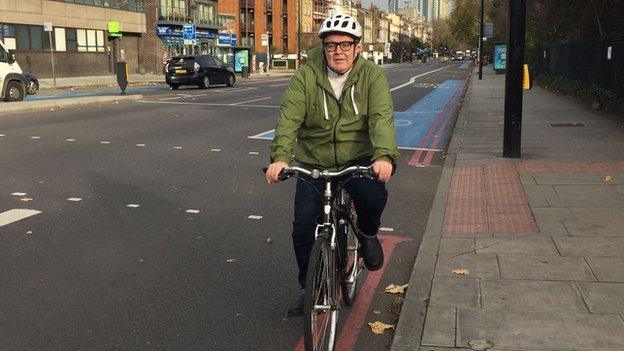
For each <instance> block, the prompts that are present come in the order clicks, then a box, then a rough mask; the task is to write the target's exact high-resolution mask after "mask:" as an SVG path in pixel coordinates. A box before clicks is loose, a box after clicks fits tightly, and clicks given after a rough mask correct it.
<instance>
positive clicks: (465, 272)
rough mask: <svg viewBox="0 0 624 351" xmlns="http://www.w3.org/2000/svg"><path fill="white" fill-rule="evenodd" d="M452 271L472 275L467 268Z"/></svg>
mask: <svg viewBox="0 0 624 351" xmlns="http://www.w3.org/2000/svg"><path fill="white" fill-rule="evenodd" d="M451 273H453V274H457V275H470V271H469V270H467V269H466V268H461V269H455V270H453V271H452V272H451Z"/></svg>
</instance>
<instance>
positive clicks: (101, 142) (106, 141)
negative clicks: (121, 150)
mask: <svg viewBox="0 0 624 351" xmlns="http://www.w3.org/2000/svg"><path fill="white" fill-rule="evenodd" d="M110 143H111V142H110V141H108V140H102V141H100V144H110Z"/></svg>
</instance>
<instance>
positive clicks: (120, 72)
mask: <svg viewBox="0 0 624 351" xmlns="http://www.w3.org/2000/svg"><path fill="white" fill-rule="evenodd" d="M117 84H119V88H120V89H121V95H126V87H127V86H128V64H127V63H125V62H117Z"/></svg>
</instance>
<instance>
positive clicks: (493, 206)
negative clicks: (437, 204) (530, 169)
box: [442, 164, 538, 234]
mask: <svg viewBox="0 0 624 351" xmlns="http://www.w3.org/2000/svg"><path fill="white" fill-rule="evenodd" d="M537 231H538V229H537V224H536V223H535V220H534V219H533V215H532V214H531V210H530V209H529V206H528V202H527V200H526V197H525V195H524V190H523V189H522V184H521V183H520V179H519V178H518V173H517V172H516V169H515V167H514V165H513V164H500V165H490V166H466V167H456V168H455V169H454V170H453V178H452V180H451V190H450V192H449V197H448V200H447V208H446V214H445V217H444V227H443V228H442V233H443V234H453V233H471V234H488V233H489V234H491V233H535V232H537Z"/></svg>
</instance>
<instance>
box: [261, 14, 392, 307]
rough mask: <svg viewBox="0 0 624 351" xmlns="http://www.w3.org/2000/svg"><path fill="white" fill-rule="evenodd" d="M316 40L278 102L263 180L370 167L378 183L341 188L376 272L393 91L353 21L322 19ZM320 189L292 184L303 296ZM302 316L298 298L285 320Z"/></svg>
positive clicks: (310, 183)
mask: <svg viewBox="0 0 624 351" xmlns="http://www.w3.org/2000/svg"><path fill="white" fill-rule="evenodd" d="M319 37H320V38H321V40H322V43H323V45H322V47H320V48H315V49H312V50H309V51H308V61H307V63H306V65H304V66H303V67H301V68H300V69H299V70H297V72H296V73H295V75H294V76H293V78H292V79H291V81H290V83H289V86H288V89H287V91H286V93H285V94H284V97H283V99H282V103H281V107H280V115H279V119H278V121H277V127H276V128H275V138H274V139H273V142H272V143H271V162H272V163H271V164H270V165H269V167H268V169H267V172H266V178H267V180H268V181H269V182H270V183H276V182H277V181H278V176H279V174H280V172H281V171H282V170H283V169H284V168H286V167H288V166H289V165H290V164H291V163H292V162H293V161H297V162H299V163H300V164H302V165H303V166H304V167H305V168H308V169H320V170H330V171H338V170H342V169H344V168H346V167H348V166H352V165H361V166H369V165H370V166H371V168H372V170H373V172H374V173H375V174H376V175H377V179H378V181H372V180H369V179H364V178H357V179H352V180H351V181H349V182H348V183H347V185H346V188H347V191H348V193H349V196H350V197H351V198H352V199H353V203H354V206H355V209H356V213H357V218H358V219H357V227H358V229H359V234H360V235H359V236H360V242H361V255H362V257H363V259H364V265H365V266H366V268H367V269H368V270H371V271H374V270H377V269H379V268H381V267H382V265H383V261H384V258H383V251H382V248H381V244H380V242H379V240H378V239H377V230H378V229H379V226H380V224H381V214H382V212H383V209H384V207H385V205H386V200H387V197H388V192H387V191H386V187H385V183H386V182H388V181H389V180H390V177H391V176H392V174H393V169H394V165H395V164H396V161H397V160H398V157H399V152H398V149H397V145H396V137H395V129H394V121H393V110H394V109H393V104H392V97H391V96H390V87H389V85H388V81H387V79H386V76H385V74H384V72H383V71H382V70H381V69H380V68H379V67H377V66H376V65H375V64H374V63H373V62H372V61H368V60H365V59H363V58H362V57H360V55H359V54H360V52H361V46H360V44H359V41H360V39H361V38H362V27H361V26H360V24H359V23H358V21H357V20H356V19H355V18H352V17H350V16H345V15H341V14H338V15H335V16H332V17H329V18H327V19H325V21H324V22H323V23H322V24H321V28H320V30H319ZM295 143H296V144H297V149H296V151H295ZM293 153H294V157H293ZM323 186H324V182H323V181H322V180H303V179H301V178H299V179H297V190H296V193H295V204H294V221H293V231H292V237H293V246H294V251H295V256H296V258H297V264H298V266H299V284H300V286H301V288H302V292H303V289H305V281H306V272H307V266H308V260H309V258H310V250H311V249H312V246H313V244H314V240H315V237H314V233H315V228H316V219H317V217H319V216H320V215H321V210H322V202H321V200H322V198H321V196H319V193H321V194H322V190H323ZM302 314H303V294H302V295H301V296H300V297H299V298H298V299H297V301H296V302H295V303H294V304H293V305H292V306H291V307H290V308H289V309H288V315H289V316H301V315H302Z"/></svg>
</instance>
